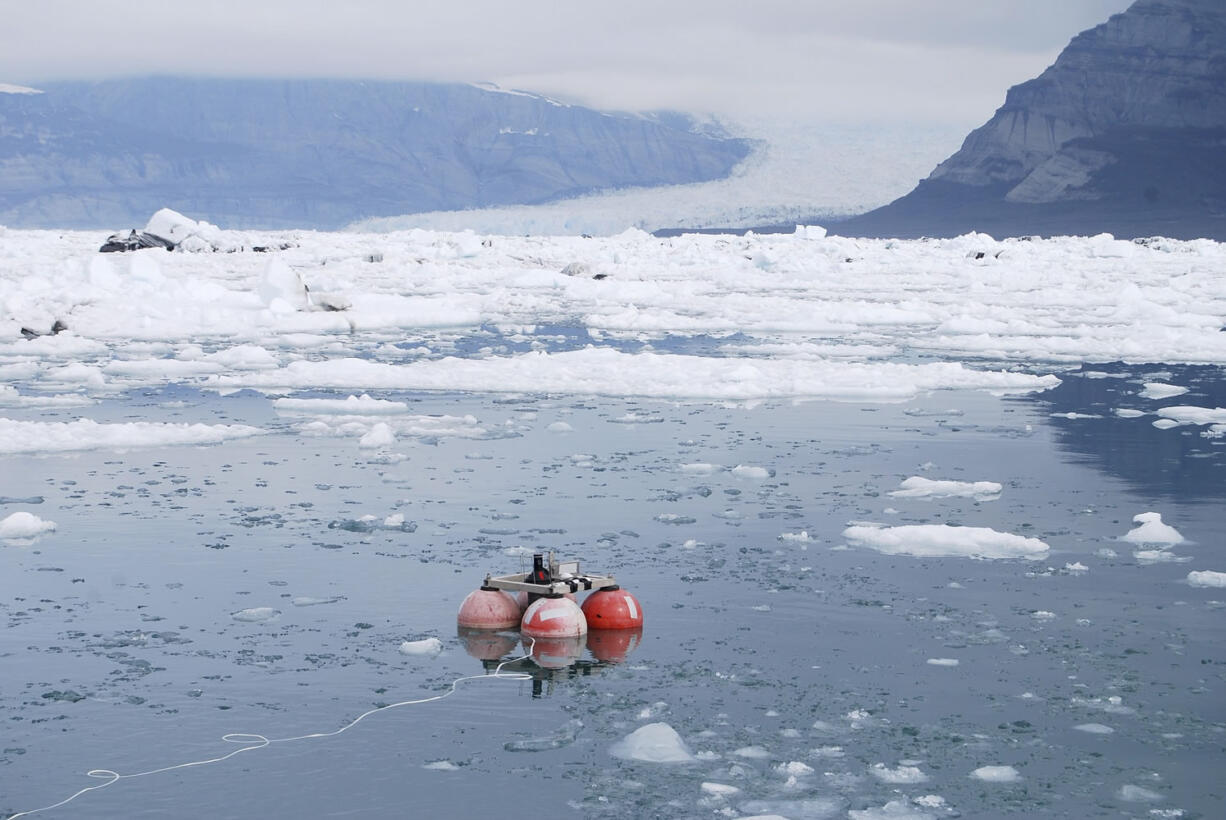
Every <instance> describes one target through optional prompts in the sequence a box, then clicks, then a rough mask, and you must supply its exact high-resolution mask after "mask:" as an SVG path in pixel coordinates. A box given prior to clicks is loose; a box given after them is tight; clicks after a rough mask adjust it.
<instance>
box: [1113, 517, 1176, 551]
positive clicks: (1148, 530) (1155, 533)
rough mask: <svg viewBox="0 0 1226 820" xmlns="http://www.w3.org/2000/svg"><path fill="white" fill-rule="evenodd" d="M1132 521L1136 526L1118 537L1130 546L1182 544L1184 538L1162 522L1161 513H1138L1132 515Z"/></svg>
mask: <svg viewBox="0 0 1226 820" xmlns="http://www.w3.org/2000/svg"><path fill="white" fill-rule="evenodd" d="M1132 520H1133V523H1134V524H1136V525H1137V526H1135V527H1133V528H1132V529H1131V530H1129V531H1128V532H1127V533H1126V534H1124V535H1122V536H1120V540H1121V541H1128V542H1129V543H1132V544H1161V545H1166V546H1174V545H1175V544H1182V543H1183V542H1184V537H1183V536H1182V535H1180V534H1179V530H1177V529H1175V528H1174V527H1172V526H1170V525H1169V524H1164V523H1163V522H1162V513H1156V512H1144V513H1139V514H1137V515H1134V516H1133V517H1132Z"/></svg>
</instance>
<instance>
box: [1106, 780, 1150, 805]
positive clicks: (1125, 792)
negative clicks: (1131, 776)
mask: <svg viewBox="0 0 1226 820" xmlns="http://www.w3.org/2000/svg"><path fill="white" fill-rule="evenodd" d="M1115 794H1116V796H1117V797H1119V799H1120V800H1124V801H1127V802H1129V803H1156V802H1157V801H1159V800H1161V799H1162V795H1160V794H1158V793H1157V792H1154V791H1150V790H1149V789H1146V788H1142V787H1141V786H1134V785H1132V784H1131V783H1126V784H1125V785H1123V786H1120V790H1119V791H1118V792H1116V793H1115Z"/></svg>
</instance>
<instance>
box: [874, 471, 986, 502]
mask: <svg viewBox="0 0 1226 820" xmlns="http://www.w3.org/2000/svg"><path fill="white" fill-rule="evenodd" d="M899 486H900V487H901V488H902V489H898V490H894V491H893V492H891V493H890V495H892V496H894V497H895V498H977V499H980V500H985V501H986V500H990V499H991V498H993V497H995V496H998V495H1000V492H1001V490H1002V489H1003V488H1002V487H1001V485H1000V484H998V483H996V482H995V481H934V480H932V479H928V478H923V477H922V476H911V477H910V478H908V479H906V480H905V481H903V482H902V484H900V485H899Z"/></svg>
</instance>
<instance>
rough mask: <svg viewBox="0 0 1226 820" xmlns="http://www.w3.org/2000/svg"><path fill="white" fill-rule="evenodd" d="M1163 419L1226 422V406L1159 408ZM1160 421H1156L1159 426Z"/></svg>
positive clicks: (1211, 422) (1177, 422)
mask: <svg viewBox="0 0 1226 820" xmlns="http://www.w3.org/2000/svg"><path fill="white" fill-rule="evenodd" d="M1158 415H1159V416H1161V417H1162V420H1165V421H1171V422H1174V423H1175V424H1226V407H1217V408H1214V409H1210V408H1208V407H1193V406H1189V405H1179V406H1176V407H1163V408H1161V409H1159V410H1158ZM1157 424H1158V422H1154V425H1155V426H1157Z"/></svg>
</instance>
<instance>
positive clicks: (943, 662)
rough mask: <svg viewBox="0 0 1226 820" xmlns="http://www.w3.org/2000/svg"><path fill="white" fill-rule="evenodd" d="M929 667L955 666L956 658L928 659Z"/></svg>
mask: <svg viewBox="0 0 1226 820" xmlns="http://www.w3.org/2000/svg"><path fill="white" fill-rule="evenodd" d="M927 664H928V665H929V666H957V665H958V659H957V658H929V659H928V660H927Z"/></svg>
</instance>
